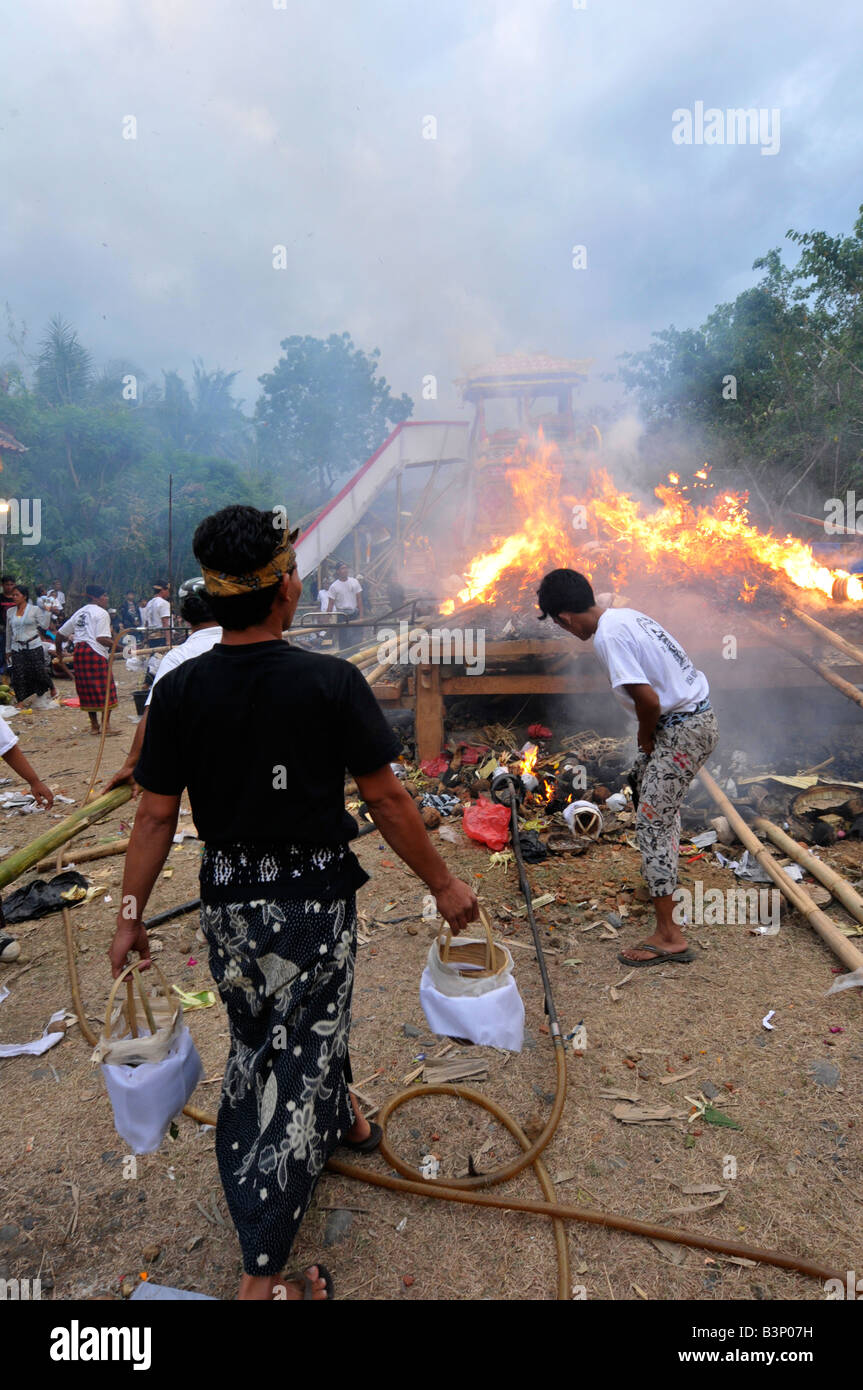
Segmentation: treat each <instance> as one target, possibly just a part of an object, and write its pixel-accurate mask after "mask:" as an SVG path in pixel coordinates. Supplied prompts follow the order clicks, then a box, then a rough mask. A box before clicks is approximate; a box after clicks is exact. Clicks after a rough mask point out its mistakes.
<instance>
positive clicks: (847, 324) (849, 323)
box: [620, 209, 863, 522]
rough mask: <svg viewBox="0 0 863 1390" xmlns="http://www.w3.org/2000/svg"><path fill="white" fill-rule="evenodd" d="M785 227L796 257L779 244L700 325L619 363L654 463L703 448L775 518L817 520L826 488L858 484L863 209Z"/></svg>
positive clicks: (730, 481) (861, 475) (861, 461)
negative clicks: (838, 231) (797, 513)
mask: <svg viewBox="0 0 863 1390" xmlns="http://www.w3.org/2000/svg"><path fill="white" fill-rule="evenodd" d="M787 237H788V240H789V241H790V242H791V243H792V244H794V245H797V246H800V247H802V254H801V256H800V258H799V260H798V261H797V263H796V264H795V265H793V266H787V265H785V264H784V263H783V260H782V254H781V251H780V250H779V249H778V248H774V249H773V250H771V251H769V252H768V253H767V255H765V256H763V257H761V258H759V259H758V260H757V261H756V262H755V265H754V269H756V270H761V271H762V272H763V275H762V279H761V281H760V282H759V284H758V285H756V286H755V287H753V288H752V289H749V290H746V291H744V292H743V293H742V294H740V295H738V297H737V299H736V300H735V301H734V302H733V304H722V305H718V306H717V308H716V309H715V310H714V311H713V313H712V314H710V315H709V317H708V318H707V320H706V321H705V323H704V324H702V326H701V327H700V328H697V329H686V330H683V331H681V330H678V329H676V328H674V327H671V328H668V329H664V330H662V331H661V332H658V333H655V334H654V335H653V336H654V339H655V342H654V344H653V345H652V346H651V347H650V348H648V349H647V350H646V351H644V352H639V353H627V354H625V355H624V356H623V359H622V365H621V369H620V375H621V378H622V380H623V381H624V383H625V385H626V386H627V388H628V389H629V390H630V391H632V392H633V393H634V394H635V395H636V396H637V398H638V400H639V402H640V404H641V407H642V410H643V412H644V414H645V417H646V419H647V422H648V429H647V438H646V447H645V456H646V457H647V458H649V459H650V461H651V467H652V469H653V470H654V471H655V472H656V471H659V470H660V469H661V465H662V460H663V457H664V458H665V459H668V458H669V457H671V458H673V461H674V462H673V466H676V465H677V463H678V461H679V460H680V458H681V456H682V455H684V454H685V453H686V451H687V448H689V450H690V453H691V455H692V456H693V457H695V458H697V459H698V460H699V461H701V460H702V459H703V457H704V456H705V455H708V456H709V457H710V459H711V461H712V462H713V463H714V465H715V466H716V468H717V473H718V476H719V477H720V478H721V480H722V481H723V482H724V483H725V484H726V485H737V486H742V487H746V488H748V489H750V490H751V492H752V494H753V498H754V500H756V501H757V503H758V504H759V505H760V508H761V510H762V511H763V512H764V513H765V515H766V516H767V518H768V519H769V520H770V521H772V522H779V521H780V520H781V518H782V513H783V510H785V509H787V508H791V507H793V508H795V509H805V508H806V507H807V506H808V507H809V508H810V509H811V510H812V511H814V512H815V514H816V515H817V516H819V518H820V517H821V516H823V515H824V512H823V504H824V500H825V498H827V497H830V496H837V495H841V494H842V493H843V492H844V491H845V490H846V489H847V488H853V487H857V486H859V485H860V483H861V482H863V370H861V366H860V361H861V357H863V298H862V297H861V296H863V209H861V214H860V217H858V220H857V222H856V223H855V226H854V230H853V233H852V235H851V236H848V237H832V236H828V235H827V234H826V233H824V232H806V233H799V232H794V231H790V232H788V234H787ZM666 467H667V464H666ZM651 480H652V481H653V480H654V479H651Z"/></svg>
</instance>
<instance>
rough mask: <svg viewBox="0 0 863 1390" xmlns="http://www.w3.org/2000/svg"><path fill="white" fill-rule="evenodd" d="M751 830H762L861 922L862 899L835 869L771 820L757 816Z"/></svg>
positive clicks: (862, 920) (862, 917) (862, 915)
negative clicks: (817, 857) (804, 847)
mask: <svg viewBox="0 0 863 1390" xmlns="http://www.w3.org/2000/svg"><path fill="white" fill-rule="evenodd" d="M752 826H753V829H755V830H763V831H764V834H765V835H766V836H767V838H768V840H772V841H773V843H774V845H776V846H777V847H778V848H779V849H781V850H782V851H783V852H784V853H785V854H787V855H788V857H789V859H793V860H795V862H796V863H798V864H800V865H801V867H802V868H804V869H805V870H806V872H807V873H808V874H811V875H812V877H813V878H817V880H818V882H819V883H823V884H824V887H825V888H829V889H830V892H831V893H832V894H833V897H834V898H835V899H836V901H837V902H839V903H841V904H842V906H843V907H844V908H847V910H848V911H849V912H850V913H851V916H852V917H856V918H857V921H858V922H863V898H861V896H860V894H859V893H858V892H857V890H856V889H855V888H852V886H851V884H850V883H849V882H848V880H847V878H843V877H842V875H841V874H838V873H837V872H836V870H835V869H831V867H830V865H829V864H825V863H824V862H823V861H822V860H821V859H816V857H815V855H814V854H810V853H809V851H808V850H806V849H803V847H802V846H801V845H798V843H797V841H796V840H793V839H792V838H791V836H790V835H786V833H785V831H784V830H782V829H780V827H779V826H778V825H774V824H773V822H772V820H767V819H766V818H765V817H764V816H759V818H758V820H755V821H753V822H752Z"/></svg>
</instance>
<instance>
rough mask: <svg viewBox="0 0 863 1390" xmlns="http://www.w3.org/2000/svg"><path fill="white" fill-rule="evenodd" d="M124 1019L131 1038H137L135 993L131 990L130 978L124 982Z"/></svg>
mask: <svg viewBox="0 0 863 1390" xmlns="http://www.w3.org/2000/svg"><path fill="white" fill-rule="evenodd" d="M126 1019H127V1021H128V1024H129V1027H130V1028H131V1030H132V1037H133V1038H137V1036H138V1016H137V1014H136V1013H135V991H134V989H133V988H132V979H131V976H130V977H129V979H128V980H127V981H126Z"/></svg>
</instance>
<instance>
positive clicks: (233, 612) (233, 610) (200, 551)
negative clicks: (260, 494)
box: [192, 505, 282, 632]
mask: <svg viewBox="0 0 863 1390" xmlns="http://www.w3.org/2000/svg"><path fill="white" fill-rule="evenodd" d="M281 540H282V532H281V531H280V530H278V528H277V527H276V526H274V525H273V513H272V512H271V511H269V512H260V511H258V509H257V507H242V506H239V505H235V506H232V507H223V508H222V510H221V511H220V512H215V513H214V514H213V516H208V517H205V518H204V520H203V521H202V522H201V524H200V526H199V527H198V529H197V530H196V532H195V535H194V537H193V539H192V549H193V551H194V552H195V558H196V559H197V560H199V561H200V562H201V564H202V565H204V566H205V568H206V569H209V570H215V571H216V572H217V573H218V574H249V573H251V571H252V570H257V569H260V568H261V566H262V565H265V564H266V563H267V561H268V560H272V558H273V555H274V554H275V552H276V549H277V547H278V545H279V543H280V541H281ZM278 588H279V586H278V584H268V585H267V586H266V588H264V589H252V590H250V592H249V593H247V594H231V595H230V596H229V597H224V596H223V595H219V594H208V595H207V600H208V602H209V605H210V608H211V609H212V611H213V617H214V618H215V620H216V622H217V623H220V624H221V626H222V627H224V628H226V629H227V631H228V632H242V630H243V629H244V628H247V627H254V626H255V624H256V623H261V622H263V620H264V618H266V616H267V614H268V613H269V611H270V609H271V608H272V606H273V601H274V599H275V597H276V593H277V591H278Z"/></svg>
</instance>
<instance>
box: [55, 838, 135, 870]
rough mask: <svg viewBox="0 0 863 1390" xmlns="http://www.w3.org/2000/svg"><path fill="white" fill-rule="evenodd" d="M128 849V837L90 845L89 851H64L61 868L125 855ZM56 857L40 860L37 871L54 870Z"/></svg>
mask: <svg viewBox="0 0 863 1390" xmlns="http://www.w3.org/2000/svg"><path fill="white" fill-rule="evenodd" d="M128 848H129V837H128V836H127V837H126V838H125V839H124V840H109V841H108V842H107V844H104V845H91V846H90V848H89V849H79V850H77V851H76V850H74V849H70V850H66V851H65V852H64V854H63V855H62V857H61V867H65V865H66V864H88V863H89V862H90V860H92V859H107V858H108V857H109V856H110V855H112V854H125V853H126V850H127V849H128ZM56 867H57V857H56V855H54V854H49V855H48V856H47V858H45V859H40V860H39V863H38V864H37V865H36V868H37V869H40V870H41V869H56Z"/></svg>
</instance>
